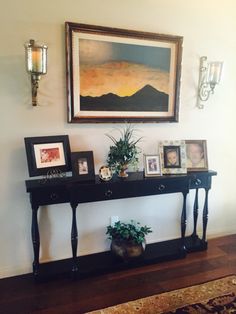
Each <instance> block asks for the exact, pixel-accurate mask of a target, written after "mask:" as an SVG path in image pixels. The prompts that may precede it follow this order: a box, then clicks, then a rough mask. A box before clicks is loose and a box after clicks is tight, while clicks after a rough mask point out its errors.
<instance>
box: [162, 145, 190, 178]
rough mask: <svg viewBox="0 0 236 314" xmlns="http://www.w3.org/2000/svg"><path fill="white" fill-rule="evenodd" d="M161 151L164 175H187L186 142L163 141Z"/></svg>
mask: <svg viewBox="0 0 236 314" xmlns="http://www.w3.org/2000/svg"><path fill="white" fill-rule="evenodd" d="M159 149H160V156H161V170H162V174H182V173H187V167H186V147H185V141H163V142H160V144H159Z"/></svg>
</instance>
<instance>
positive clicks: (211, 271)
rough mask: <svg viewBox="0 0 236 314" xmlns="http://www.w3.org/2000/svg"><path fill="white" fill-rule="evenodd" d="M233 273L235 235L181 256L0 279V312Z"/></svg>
mask: <svg viewBox="0 0 236 314" xmlns="http://www.w3.org/2000/svg"><path fill="white" fill-rule="evenodd" d="M235 273H236V235H231V236H226V237H222V238H217V239H213V240H210V241H209V242H208V250H207V251H204V252H197V253H191V254H189V255H188V256H187V257H186V258H185V259H181V260H176V261H171V262H165V263H160V264H156V265H152V266H146V267H142V268H136V269H132V270H127V271H122V272H117V273H113V274H106V275H101V276H97V277H93V278H87V279H82V280H77V281H71V280H70V279H69V278H61V279H54V280H50V281H48V282H40V283H36V282H34V280H33V278H32V276H31V275H24V276H18V277H13V278H6V279H1V280H0V313H1V314H8V313H14V314H21V313H24V314H26V313H27V314H29V313H44V314H45V313H47V314H48V313H55V314H60V313H66V314H70V313H77V314H78V313H85V312H87V311H91V310H94V309H99V308H104V307H107V306H111V305H114V304H118V303H122V302H126V301H129V300H134V299H138V298H141V297H146V296H149V295H153V294H158V293H160V292H164V291H170V290H173V289H178V288H182V287H186V286H191V285H194V284H199V283H203V282H206V281H209V280H212V279H216V278H221V277H224V276H227V275H231V274H235Z"/></svg>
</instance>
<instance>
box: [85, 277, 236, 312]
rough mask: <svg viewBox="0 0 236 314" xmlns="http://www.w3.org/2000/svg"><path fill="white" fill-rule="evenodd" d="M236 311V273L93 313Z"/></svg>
mask: <svg viewBox="0 0 236 314" xmlns="http://www.w3.org/2000/svg"><path fill="white" fill-rule="evenodd" d="M134 313H135V314H136V313H137V314H158V313H166V314H173V313H176V314H184V313H191V314H201V313H215V314H217V313H222V314H223V313H224V314H228V313H236V276H229V277H225V278H222V279H217V280H214V281H210V282H207V283H204V284H201V285H196V286H192V287H189V288H184V289H179V290H174V291H171V292H165V293H162V294H158V295H154V296H150V297H147V298H142V299H138V300H135V301H131V302H127V303H123V304H119V305H116V306H112V307H108V308H105V309H102V310H98V311H93V312H89V314H134Z"/></svg>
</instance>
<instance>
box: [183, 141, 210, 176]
mask: <svg viewBox="0 0 236 314" xmlns="http://www.w3.org/2000/svg"><path fill="white" fill-rule="evenodd" d="M185 144H186V153H187V171H207V170H208V159H207V144H206V140H186V141H185Z"/></svg>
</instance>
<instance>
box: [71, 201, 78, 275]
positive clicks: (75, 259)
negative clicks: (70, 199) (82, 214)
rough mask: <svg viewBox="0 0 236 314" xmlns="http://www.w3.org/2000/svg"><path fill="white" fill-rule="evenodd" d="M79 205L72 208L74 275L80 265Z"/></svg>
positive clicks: (73, 205) (72, 205)
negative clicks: (78, 251)
mask: <svg viewBox="0 0 236 314" xmlns="http://www.w3.org/2000/svg"><path fill="white" fill-rule="evenodd" d="M77 205H78V204H71V208H72V226H71V247H72V259H73V266H72V272H73V273H74V274H75V273H76V272H77V271H78V263H77V246H78V231H77V223H76V208H77Z"/></svg>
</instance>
